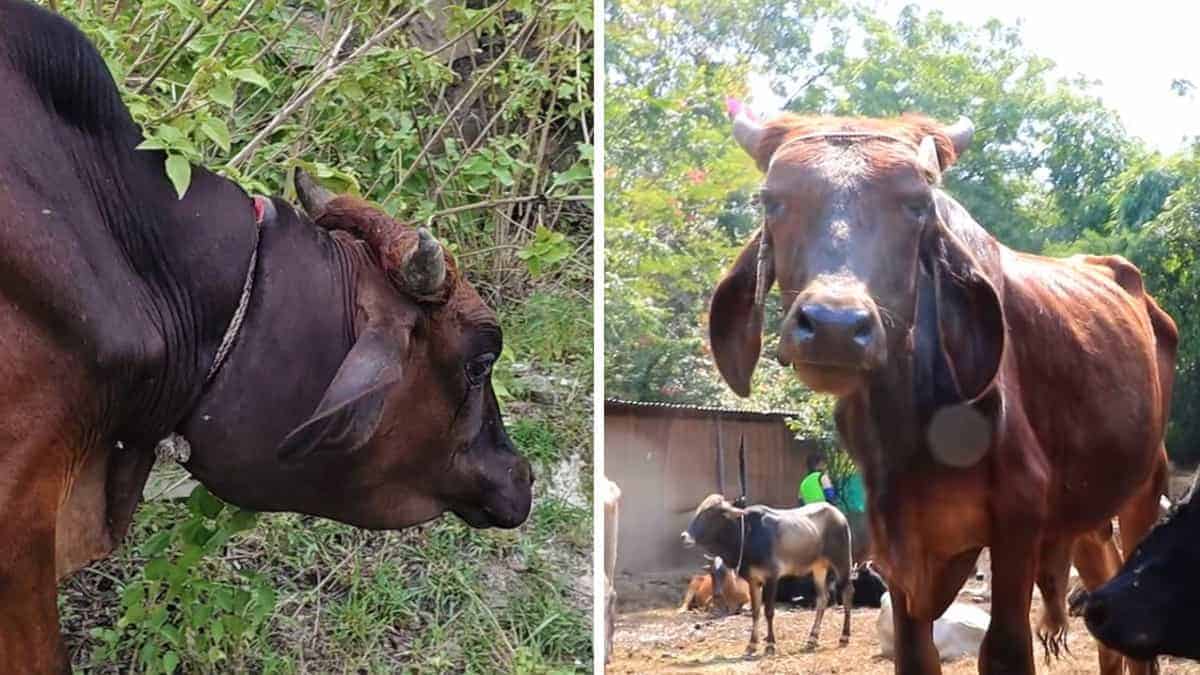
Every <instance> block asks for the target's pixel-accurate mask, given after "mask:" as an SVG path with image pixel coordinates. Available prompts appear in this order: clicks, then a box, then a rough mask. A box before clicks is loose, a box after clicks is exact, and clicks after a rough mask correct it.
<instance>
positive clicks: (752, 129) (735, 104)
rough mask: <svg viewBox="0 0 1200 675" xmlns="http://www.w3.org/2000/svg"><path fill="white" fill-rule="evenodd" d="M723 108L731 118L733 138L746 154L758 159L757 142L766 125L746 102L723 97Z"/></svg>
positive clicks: (760, 138)
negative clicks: (756, 154)
mask: <svg viewBox="0 0 1200 675" xmlns="http://www.w3.org/2000/svg"><path fill="white" fill-rule="evenodd" d="M725 110H726V111H727V112H728V113H729V118H730V119H732V120H733V139H734V140H735V141H737V142H738V145H740V146H742V150H745V151H746V154H748V155H750V156H751V157H754V158H755V159H758V158H757V157H756V156H755V153H756V152H757V151H758V144H759V141H761V140H762V137H763V134H764V133H765V132H766V127H765V126H763V124H762V122H761V121H759V119H758V118H757V117H756V116H755V115H754V113H753V112H751V111H750V108H749V107H747V106H746V104H744V103H742V102H741V101H739V100H738V99H736V98H727V99H725Z"/></svg>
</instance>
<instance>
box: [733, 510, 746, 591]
mask: <svg viewBox="0 0 1200 675" xmlns="http://www.w3.org/2000/svg"><path fill="white" fill-rule="evenodd" d="M738 534H740V535H741V536H740V537H739V539H740V541H739V543H738V561H737V567H735V568H733V569H734V571H736V572H737V573H738V574H739V575H740V574H741V573H742V554H743V553H745V552H746V511H745V510H743V511H742V515H740V516H738Z"/></svg>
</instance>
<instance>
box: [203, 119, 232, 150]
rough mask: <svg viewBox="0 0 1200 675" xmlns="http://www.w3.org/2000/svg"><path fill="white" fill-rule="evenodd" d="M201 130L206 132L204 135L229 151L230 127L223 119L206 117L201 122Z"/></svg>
mask: <svg viewBox="0 0 1200 675" xmlns="http://www.w3.org/2000/svg"><path fill="white" fill-rule="evenodd" d="M200 131H202V132H204V135H205V136H208V137H209V139H211V140H212V142H213V143H216V144H217V146H218V147H220V148H221V149H222V150H224V151H225V152H229V146H230V140H229V127H227V126H225V122H224V121H223V120H219V119H217V118H216V117H208V118H205V120H204V121H203V122H201V123H200Z"/></svg>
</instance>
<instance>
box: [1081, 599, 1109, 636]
mask: <svg viewBox="0 0 1200 675" xmlns="http://www.w3.org/2000/svg"><path fill="white" fill-rule="evenodd" d="M1108 618H1109V617H1108V602H1106V601H1105V600H1104V598H1103V597H1100V596H1096V595H1092V596H1091V597H1089V598H1088V599H1087V608H1086V609H1084V610H1083V619H1084V621H1085V622H1086V623H1087V627H1088V629H1089V630H1091V631H1092V633H1096V632H1097V631H1099V630H1100V629H1101V628H1103V627H1104V624H1106V623H1108Z"/></svg>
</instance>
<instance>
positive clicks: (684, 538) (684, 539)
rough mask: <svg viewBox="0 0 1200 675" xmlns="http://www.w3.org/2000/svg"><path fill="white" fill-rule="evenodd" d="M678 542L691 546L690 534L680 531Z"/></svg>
mask: <svg viewBox="0 0 1200 675" xmlns="http://www.w3.org/2000/svg"><path fill="white" fill-rule="evenodd" d="M679 543H681V544H683V545H684V546H691V545H692V544H693V543H694V542H693V541H692V535H690V534H688V533H687V532H686V531H685V532H680V533H679Z"/></svg>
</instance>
